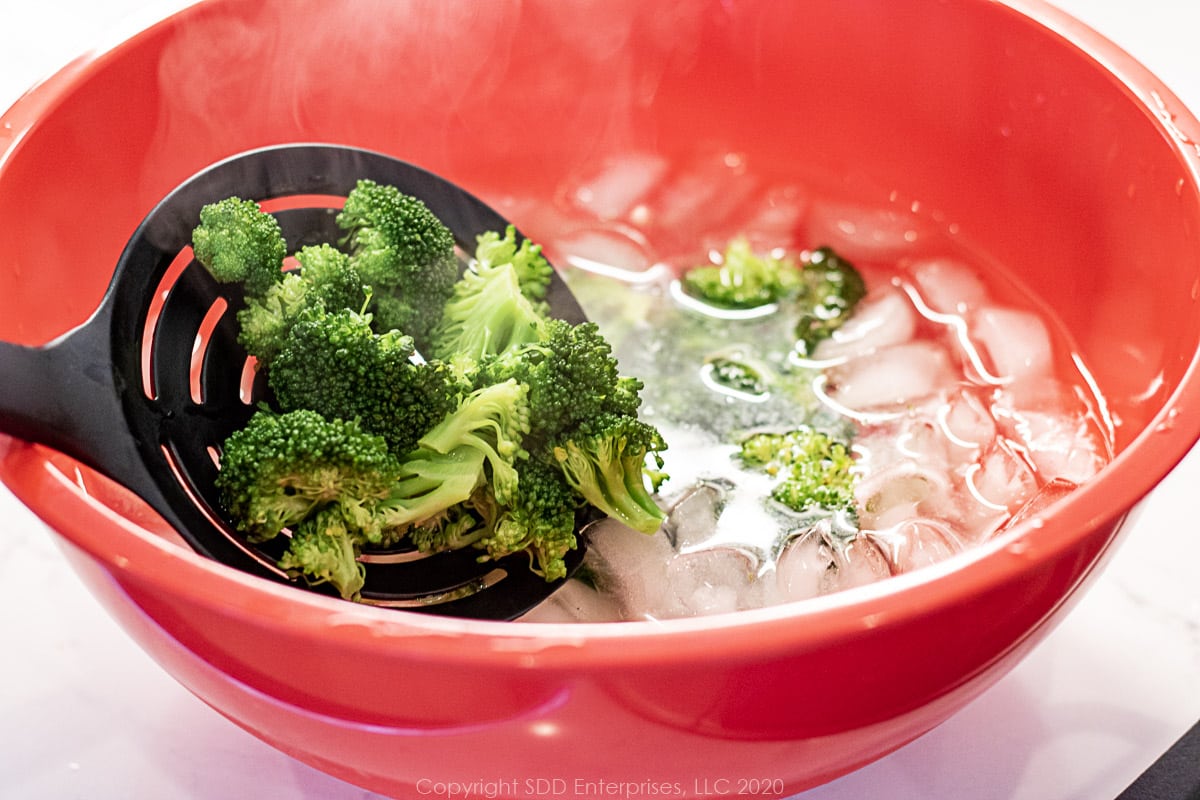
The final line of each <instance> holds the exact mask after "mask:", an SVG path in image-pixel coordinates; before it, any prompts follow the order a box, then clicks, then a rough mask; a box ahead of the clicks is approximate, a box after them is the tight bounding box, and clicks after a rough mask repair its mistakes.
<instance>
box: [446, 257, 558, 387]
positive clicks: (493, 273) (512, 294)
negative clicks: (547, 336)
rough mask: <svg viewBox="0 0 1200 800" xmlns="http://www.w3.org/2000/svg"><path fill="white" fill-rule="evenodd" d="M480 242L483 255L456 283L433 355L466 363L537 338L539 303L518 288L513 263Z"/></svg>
mask: <svg viewBox="0 0 1200 800" xmlns="http://www.w3.org/2000/svg"><path fill="white" fill-rule="evenodd" d="M484 238H485V237H480V239H481V240H482V239H484ZM481 248H482V249H483V250H484V251H485V252H484V254H483V257H482V258H481V257H479V256H478V255H477V256H476V258H475V259H474V260H473V261H472V262H471V264H470V266H469V267H468V268H467V270H466V272H464V273H463V275H462V276H461V277H460V278H459V279H458V281H457V282H456V283H455V284H454V288H453V292H452V294H451V297H450V299H449V300H448V301H447V302H446V305H445V307H444V309H443V313H442V318H441V322H440V323H439V324H438V326H437V327H436V328H435V329H434V331H433V334H432V336H431V341H430V344H431V349H430V352H431V353H432V355H433V357H434V358H439V359H442V360H445V361H449V360H451V359H456V360H457V361H458V363H463V364H466V365H468V366H467V368H468V369H470V368H471V367H472V366H473V365H474V364H477V363H478V362H479V361H481V360H482V359H483V358H485V357H486V356H490V355H498V354H500V353H503V352H505V351H506V350H508V349H509V348H512V347H519V346H520V345H523V344H530V343H532V342H537V341H539V340H540V339H541V338H542V328H543V326H544V325H545V323H546V319H547V317H546V316H545V314H544V313H543V310H542V308H541V305H542V304H540V303H536V304H535V301H534V300H531V299H530V298H529V297H527V296H526V295H525V294H523V293H522V291H521V276H520V273H519V271H518V269H517V267H516V266H515V265H514V264H513V263H512V262H511V261H493V260H490V259H489V256H488V253H487V252H486V251H488V250H490V249H492V248H491V246H490V245H489V244H487V243H483V244H481ZM492 255H495V254H494V253H492Z"/></svg>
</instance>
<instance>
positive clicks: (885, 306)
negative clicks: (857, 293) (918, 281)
mask: <svg viewBox="0 0 1200 800" xmlns="http://www.w3.org/2000/svg"><path fill="white" fill-rule="evenodd" d="M916 328H917V314H916V311H915V310H914V309H913V306H912V303H911V302H909V300H908V297H907V296H905V294H904V292H902V291H901V290H900V289H898V288H896V287H894V286H884V287H881V288H879V289H877V290H875V291H872V292H870V293H869V294H868V295H867V296H866V297H864V298H863V300H862V302H861V303H859V304H858V306H857V307H856V308H855V309H854V313H853V314H852V315H851V316H850V318H849V319H848V320H846V322H845V324H843V325H842V326H841V327H840V328H838V329H837V330H836V331H834V332H833V335H832V336H830V337H829V338H828V339H825V340H824V341H822V342H821V343H820V344H818V345H817V348H816V351H815V352H814V357H815V360H816V361H829V360H844V359H850V358H857V357H859V356H863V355H866V354H868V353H871V352H873V351H875V350H878V349H880V348H883V347H889V346H891V345H896V344H901V343H903V342H907V341H908V340H909V339H911V338H912V336H913V332H914V331H916Z"/></svg>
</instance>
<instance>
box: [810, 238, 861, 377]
mask: <svg viewBox="0 0 1200 800" xmlns="http://www.w3.org/2000/svg"><path fill="white" fill-rule="evenodd" d="M803 277H804V291H803V295H802V299H803V305H802V312H801V315H800V321H799V322H797V323H796V350H797V352H799V353H800V355H804V356H808V355H812V353H813V350H815V349H816V347H817V345H818V344H820V343H821V341H822V340H824V339H828V338H829V337H830V336H832V335H833V332H834V331H836V330H837V329H838V328H840V327H841V326H842V324H843V323H844V322H845V321H846V320H847V319H849V317H850V315H851V314H852V313H853V312H854V307H855V306H856V305H858V301H859V300H861V299H862V298H863V296H864V295H866V293H867V285H866V283H865V282H864V281H863V278H862V275H861V274H859V272H858V270H856V269H855V268H854V266H853V265H852V264H851V263H850V262H848V261H846V260H845V259H844V258H842V257H841V256H839V255H838V254H837V253H835V252H833V250H831V249H829V248H828V247H821V248H818V249H816V250H814V251H813V252H812V253H810V254H809V257H808V261H807V263H806V264H805V265H804V271H803Z"/></svg>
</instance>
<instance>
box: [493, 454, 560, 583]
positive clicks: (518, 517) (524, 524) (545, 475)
mask: <svg viewBox="0 0 1200 800" xmlns="http://www.w3.org/2000/svg"><path fill="white" fill-rule="evenodd" d="M578 506H579V496H578V495H577V494H576V493H575V491H574V490H573V489H572V488H571V486H570V485H569V484H568V483H567V481H566V478H565V476H564V475H563V473H562V471H561V470H560V469H558V468H557V467H556V466H555V465H552V464H548V463H546V462H545V461H542V460H540V459H531V460H529V461H528V462H527V463H525V464H523V465H522V466H521V480H520V483H519V484H518V486H517V493H516V496H515V497H514V498H513V502H512V504H511V506H509V507H506V508H503V509H502V510H501V511H500V513H499V514H498V515H497V517H496V519H495V521H494V522H493V523H492V525H491V526H490V531H489V533H488V535H487V536H485V537H484V538H482V539H481V540H480V541H479V543H478V545H477V546H478V547H481V548H483V549H485V550H486V551H487V555H488V557H489V558H503V557H504V556H507V555H510V554H512V553H520V552H528V553H529V558H530V568H531V569H532V570H533V571H534V572H536V573H537V574H539V575H541V576H542V577H544V578H545V579H546V580H548V581H554V580H558V579H560V578H564V577H566V575H567V566H566V562H565V560H564V559H565V558H566V555H567V553H568V552H570V551H571V550H574V549H575V548H576V547H577V546H578V542H577V541H576V539H575V510H576V508H578Z"/></svg>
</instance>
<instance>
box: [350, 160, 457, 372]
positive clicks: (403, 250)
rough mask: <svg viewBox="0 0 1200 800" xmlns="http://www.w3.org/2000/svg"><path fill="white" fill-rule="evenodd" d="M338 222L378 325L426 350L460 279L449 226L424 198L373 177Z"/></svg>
mask: <svg viewBox="0 0 1200 800" xmlns="http://www.w3.org/2000/svg"><path fill="white" fill-rule="evenodd" d="M337 224H338V226H339V227H341V228H342V230H344V231H345V232H346V236H345V237H344V239H343V244H345V245H348V246H349V249H350V252H351V254H352V256H353V260H354V266H355V268H356V269H357V270H358V272H359V274H360V275H361V276H362V280H363V281H364V282H365V283H366V284H368V285H369V286H370V287H371V289H372V305H371V308H370V310H371V311H372V313H373V315H374V322H375V326H376V329H377V330H379V331H381V332H382V331H388V330H391V329H393V328H395V329H398V330H401V331H403V332H405V333H407V334H409V335H410V336H412V337H413V338H414V339H415V340H416V341H417V343H418V345H419V346H420V347H422V349H423V348H424V347H425V344H426V341H427V337H428V335H429V333H430V331H432V330H433V328H434V326H435V325H436V324H437V322H438V320H439V319H440V318H441V315H442V306H443V304H444V303H445V302H446V300H447V299H448V298H449V297H450V293H451V290H452V287H453V286H454V283H455V281H456V280H457V278H458V257H457V256H456V255H455V251H454V235H453V234H452V233H451V232H450V229H449V228H447V227H446V226H445V225H444V224H443V223H442V221H441V220H439V219H438V218H437V217H436V216H435V215H434V213H433V212H432V211H430V210H429V207H428V206H426V205H425V203H423V202H422V201H420V200H418V199H417V198H415V197H412V196H411V195H407V194H404V193H403V192H401V191H400V190H399V189H397V188H396V187H394V186H388V185H383V184H379V183H376V182H374V181H371V180H361V181H359V182H358V183H357V185H356V186H355V188H354V189H353V190H352V191H351V192H350V194H349V195H348V196H347V198H346V204H345V206H344V207H343V208H342V210H341V212H340V213H339V214H338V216H337Z"/></svg>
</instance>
